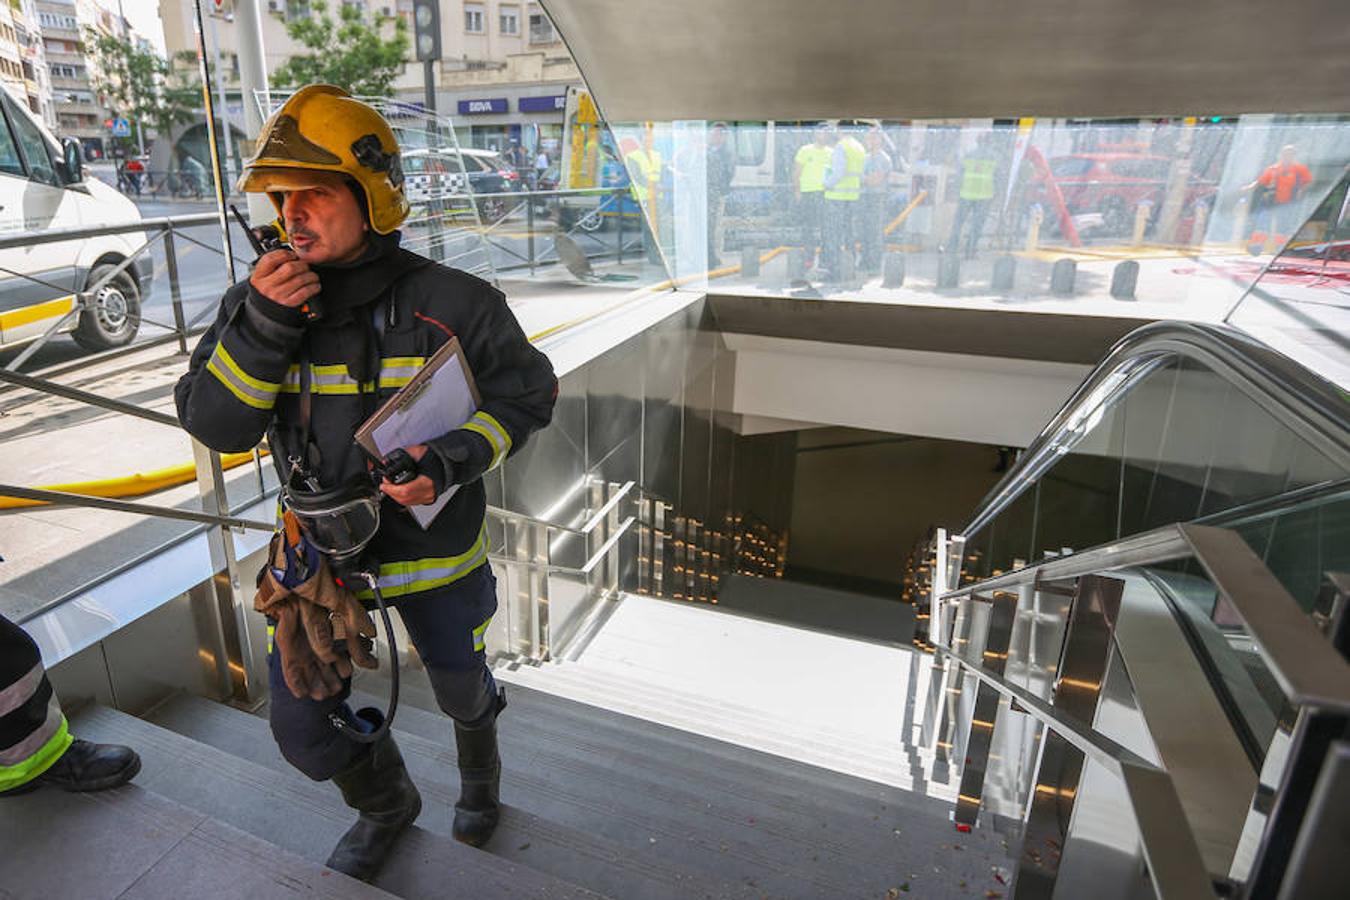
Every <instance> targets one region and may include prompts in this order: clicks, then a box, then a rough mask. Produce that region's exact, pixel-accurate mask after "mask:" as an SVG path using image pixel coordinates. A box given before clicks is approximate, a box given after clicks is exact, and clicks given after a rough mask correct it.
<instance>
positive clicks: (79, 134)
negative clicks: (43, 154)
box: [35, 0, 128, 160]
mask: <svg viewBox="0 0 1350 900" xmlns="http://www.w3.org/2000/svg"><path fill="white" fill-rule="evenodd" d="M35 5H36V11H37V24H38V28H39V29H40V31H41V34H42V45H43V47H42V52H43V57H44V60H45V63H46V69H47V72H48V75H49V77H50V79H51V91H52V106H53V113H54V115H55V129H56V131H57V133H59V134H61V135H62V136H64V137H73V138H78V139H79V140H80V143H81V144H83V145H84V151H85V156H86V158H88V159H91V160H93V159H102V158H104V157H105V156H106V155H107V149H108V146H107V145H108V141H109V138H110V136H111V135H110V134H109V131H108V127H107V125H106V124H105V123H106V122H107V119H108V114H109V113H108V108H107V106H106V105H105V103H104V100H103V98H102V97H101V96H100V95H99V91H98V87H97V82H98V63H97V61H96V60H95V58H94V56H93V50H92V48H90V47H88V45H87V44H86V40H85V36H86V31H87V30H89V29H93V30H95V31H99V32H101V33H103V34H108V35H119V36H126V35H127V34H128V31H127V29H126V27H125V23H124V22H122V21H121V20H120V17H119V16H117V15H116V14H115V13H113V12H111V11H109V10H107V9H104V8H102V7H100V6H98V5H97V4H95V3H93V2H90V0H37V2H36V4H35Z"/></svg>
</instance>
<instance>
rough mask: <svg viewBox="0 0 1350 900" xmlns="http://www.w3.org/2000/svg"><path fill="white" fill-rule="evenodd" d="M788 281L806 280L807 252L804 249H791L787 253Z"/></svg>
mask: <svg viewBox="0 0 1350 900" xmlns="http://www.w3.org/2000/svg"><path fill="white" fill-rule="evenodd" d="M787 278H788V281H790V282H791V281H801V280H803V279H804V278H806V250H805V249H804V248H802V247H790V248H788V252H787Z"/></svg>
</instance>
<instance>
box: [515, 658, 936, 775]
mask: <svg viewBox="0 0 1350 900" xmlns="http://www.w3.org/2000/svg"><path fill="white" fill-rule="evenodd" d="M495 671H497V672H499V673H501V675H502V678H503V680H511V679H512V678H515V677H517V674H518V673H521V672H524V673H525V676H524V677H526V678H528V677H531V676H532V675H538V676H541V677H547V678H548V679H549V680H550V681H553V680H557V681H559V682H560V683H563V684H567V685H575V686H578V687H580V688H583V689H584V688H588V687H596V688H600V689H601V690H603V691H605V692H606V693H613V694H615V695H617V696H619V697H622V698H626V699H630V700H632V701H633V702H637V703H643V704H647V705H649V706H652V707H654V708H655V709H658V710H659V709H675V710H690V711H696V712H698V713H700V714H701V715H704V716H708V717H712V718H718V719H728V720H731V721H735V722H744V723H745V724H747V725H749V726H752V727H753V728H754V729H755V730H757V731H768V732H770V733H773V734H782V735H786V736H791V737H793V738H804V739H806V740H807V741H810V742H813V743H816V744H819V745H820V746H822V747H825V748H830V749H834V748H838V749H840V750H845V751H851V752H857V753H860V754H864V755H875V754H878V753H879V752H880V753H883V754H884V753H885V750H884V748H887V747H904V748H906V749H908V750H912V751H913V752H914V753H916V754H919V755H920V756H922V757H931V756H932V751H930V750H929V749H928V748H926V747H923V746H922V745H919V744H916V743H915V742H914V741H913V739H912V738H911V736H909V735H906V734H905V733H904V732H905V730H906V729H905V728H904V727H903V723H900V722H897V723H894V728H893V730H892V731H891V733H889V734H884V735H880V736H879V735H876V734H855V733H851V732H848V731H841V730H833V731H830V732H829V733H828V737H822V736H820V735H819V734H817V733H816V731H817V730H818V729H816V723H812V722H806V721H803V720H801V719H792V718H786V717H784V716H781V715H776V714H774V713H772V712H768V711H765V710H762V709H756V708H754V707H751V706H746V705H744V704H738V703H735V702H730V701H727V700H724V699H722V698H717V697H708V696H706V695H704V694H700V693H695V692H692V691H687V690H682V689H680V688H678V687H672V686H670V685H668V684H664V683H660V684H657V683H652V682H649V681H645V680H643V679H642V678H640V677H637V676H636V674H635V673H629V672H616V671H613V670H611V669H608V668H604V667H594V666H587V665H586V664H584V663H575V662H548V663H524V662H522V663H518V664H512V665H508V666H502V667H499V668H498V669H497V670H495ZM925 684H926V676H925V679H921V684H920V690H922V689H923V685H925ZM841 701H842V702H847V697H846V696H842V697H841ZM918 724H919V723H918V722H917V721H916V722H914V723H911V725H910V726H909V730H915V728H916V727H917V726H918ZM879 748H883V749H879Z"/></svg>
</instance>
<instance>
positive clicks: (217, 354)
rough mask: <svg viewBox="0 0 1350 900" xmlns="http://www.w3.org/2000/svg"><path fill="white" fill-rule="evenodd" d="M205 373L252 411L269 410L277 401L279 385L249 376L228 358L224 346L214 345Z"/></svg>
mask: <svg viewBox="0 0 1350 900" xmlns="http://www.w3.org/2000/svg"><path fill="white" fill-rule="evenodd" d="M206 371H208V372H210V373H211V374H212V375H214V376H215V378H216V380H217V381H219V382H220V383H221V384H222V385H224V386H225V389H226V390H228V391H229V392H230V393H231V394H234V396H235V397H236V398H238V399H239V401H240V402H241V403H243V404H245V405H247V406H252V407H253V408H254V409H271V408H272V407H273V406H274V405H275V404H276V400H277V391H279V390H280V389H281V385H279V384H276V383H275V382H271V381H263V380H262V379H260V378H254V377H253V376H252V375H249V374H248V373H247V372H245V371H244V370H243V369H242V368H240V367H239V364H238V363H236V362H235V361H234V357H232V356H230V351H228V350H226V349H225V345H224V344H216V349H215V351H214V352H213V353H212V354H211V358H210V359H209V360H207V362H206Z"/></svg>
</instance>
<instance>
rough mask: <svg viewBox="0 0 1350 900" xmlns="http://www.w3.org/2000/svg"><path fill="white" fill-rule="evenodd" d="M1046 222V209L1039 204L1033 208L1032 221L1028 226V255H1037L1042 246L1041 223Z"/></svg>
mask: <svg viewBox="0 0 1350 900" xmlns="http://www.w3.org/2000/svg"><path fill="white" fill-rule="evenodd" d="M1043 221H1045V207H1043V206H1041V205H1040V204H1039V203H1036V204H1033V205H1032V207H1031V220H1030V222H1029V223H1028V225H1027V246H1026V251H1027V252H1028V253H1035V252H1036V250H1037V249H1038V248H1039V247H1040V246H1041V223H1042V222H1043Z"/></svg>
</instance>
